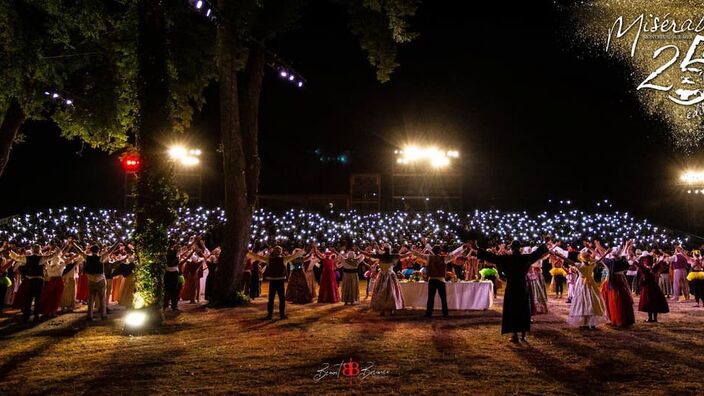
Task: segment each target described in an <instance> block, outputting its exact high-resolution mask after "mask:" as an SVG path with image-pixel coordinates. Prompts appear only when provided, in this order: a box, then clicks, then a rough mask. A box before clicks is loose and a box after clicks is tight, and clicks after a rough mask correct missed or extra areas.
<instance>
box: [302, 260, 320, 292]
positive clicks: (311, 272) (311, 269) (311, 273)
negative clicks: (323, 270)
mask: <svg viewBox="0 0 704 396" xmlns="http://www.w3.org/2000/svg"><path fill="white" fill-rule="evenodd" d="M304 260H305V261H304V262H303V271H304V273H305V275H306V283H308V290H310V297H311V299H315V298H316V297H317V296H318V295H317V293H316V292H315V289H316V287H317V286H316V281H315V269H316V268H317V267H320V259H318V257H317V256H316V255H315V254H314V253H313V252H312V251H311V254H309V255H308V256H306V258H305V259H304Z"/></svg>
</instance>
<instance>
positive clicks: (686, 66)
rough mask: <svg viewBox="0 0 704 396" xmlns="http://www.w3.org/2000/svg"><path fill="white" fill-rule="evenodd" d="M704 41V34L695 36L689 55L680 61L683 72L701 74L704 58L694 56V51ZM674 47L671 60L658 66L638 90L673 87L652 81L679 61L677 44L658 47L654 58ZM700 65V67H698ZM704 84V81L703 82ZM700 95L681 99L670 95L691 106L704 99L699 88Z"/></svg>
mask: <svg viewBox="0 0 704 396" xmlns="http://www.w3.org/2000/svg"><path fill="white" fill-rule="evenodd" d="M702 41H704V36H700V35H697V37H695V38H694V40H693V41H692V45H691V46H690V47H689V50H688V51H687V55H685V57H684V59H683V60H682V63H680V70H681V71H683V72H693V73H699V74H700V75H701V74H702V70H703V69H704V58H694V52H695V51H696V50H697V47H698V46H699V44H700V43H701V42H702ZM668 49H672V50H674V56H672V58H671V59H670V60H668V61H667V62H666V63H665V64H663V65H662V66H660V67H659V68H657V69H656V70H655V71H654V72H652V73H650V75H649V76H648V77H647V78H646V79H645V80H643V82H642V83H641V84H640V85H639V86H638V90H641V89H654V90H657V91H663V92H668V91H670V90H671V89H672V85H670V86H667V87H666V86H662V85H657V84H651V83H650V82H651V81H652V80H654V79H655V78H656V77H657V76H659V75H660V74H661V73H662V72H664V71H665V70H667V69H668V68H669V67H670V66H672V65H673V64H674V63H675V62H677V59H678V58H679V56H680V50H679V48H677V46H676V45H672V44H671V45H665V46H663V47H660V48H658V49H657V50H655V53H654V54H653V59H656V58H658V57H659V56H660V55H661V54H662V53H663V52H665V50H668ZM697 66H699V67H697ZM701 85H704V82H703V84H701ZM699 91H700V92H699V95H698V96H697V97H695V98H694V99H690V100H681V99H679V98H676V97H673V96H671V95H670V96H668V97H669V98H670V100H672V101H673V102H675V103H679V104H681V105H685V106H691V105H693V104H697V103H699V102H702V101H704V91H701V90H699Z"/></svg>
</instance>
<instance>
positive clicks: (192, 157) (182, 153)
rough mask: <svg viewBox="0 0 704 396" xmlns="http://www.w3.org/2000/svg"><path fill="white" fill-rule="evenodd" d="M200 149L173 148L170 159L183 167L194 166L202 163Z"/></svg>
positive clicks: (170, 150)
mask: <svg viewBox="0 0 704 396" xmlns="http://www.w3.org/2000/svg"><path fill="white" fill-rule="evenodd" d="M201 154H202V152H201V151H200V149H189V148H186V147H184V146H181V145H175V146H172V147H171V148H170V149H169V157H171V159H172V160H174V161H175V162H177V163H179V164H181V165H183V166H194V165H198V164H199V163H200V159H199V158H198V157H200V155H201Z"/></svg>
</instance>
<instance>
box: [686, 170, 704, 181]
mask: <svg viewBox="0 0 704 396" xmlns="http://www.w3.org/2000/svg"><path fill="white" fill-rule="evenodd" d="M680 181H682V182H684V183H686V184H696V183H704V171H701V170H688V171H685V172H684V173H682V175H681V176H680Z"/></svg>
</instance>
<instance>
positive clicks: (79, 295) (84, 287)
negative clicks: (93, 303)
mask: <svg viewBox="0 0 704 396" xmlns="http://www.w3.org/2000/svg"><path fill="white" fill-rule="evenodd" d="M86 249H90V245H88V246H87V247H86ZM79 263H80V264H79V267H78V272H79V275H78V288H77V289H76V300H78V301H79V302H81V303H84V304H85V303H87V302H88V275H86V272H85V265H86V263H85V260H83V259H82V258H81V260H80V262H79Z"/></svg>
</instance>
